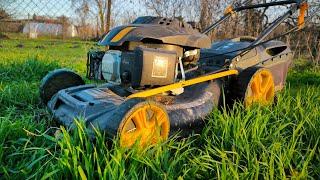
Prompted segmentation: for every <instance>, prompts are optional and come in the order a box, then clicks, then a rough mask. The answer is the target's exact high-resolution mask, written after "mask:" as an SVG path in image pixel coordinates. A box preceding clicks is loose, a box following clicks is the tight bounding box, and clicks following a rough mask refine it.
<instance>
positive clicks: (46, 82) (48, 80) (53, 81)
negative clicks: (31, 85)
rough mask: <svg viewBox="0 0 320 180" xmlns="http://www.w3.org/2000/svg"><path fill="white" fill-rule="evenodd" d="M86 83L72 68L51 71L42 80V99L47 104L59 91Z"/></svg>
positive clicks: (40, 90) (40, 89)
mask: <svg viewBox="0 0 320 180" xmlns="http://www.w3.org/2000/svg"><path fill="white" fill-rule="evenodd" d="M84 84H85V82H84V81H83V79H82V78H81V77H80V76H79V75H78V74H76V73H74V72H73V71H71V70H68V69H57V70H54V71H51V72H49V73H48V74H47V75H46V76H45V77H44V78H43V79H42V81H41V84H40V88H39V92H40V98H41V101H42V103H44V104H45V105H46V104H47V103H48V102H49V101H50V100H51V98H52V97H53V96H54V95H55V94H56V93H57V92H58V91H60V90H62V89H66V88H69V87H73V86H79V85H84Z"/></svg>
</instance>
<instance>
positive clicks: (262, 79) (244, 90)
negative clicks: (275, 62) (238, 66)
mask: <svg viewBox="0 0 320 180" xmlns="http://www.w3.org/2000/svg"><path fill="white" fill-rule="evenodd" d="M231 92H232V94H233V96H234V98H235V99H236V100H240V101H242V102H243V103H244V105H245V107H249V106H251V105H252V104H256V103H257V104H261V105H268V104H272V103H273V102H274V98H275V85H274V80H273V76H272V73H271V72H270V70H268V69H266V68H257V67H255V68H249V69H246V70H245V71H243V72H241V73H240V74H239V76H238V78H237V80H236V83H235V84H234V86H231Z"/></svg>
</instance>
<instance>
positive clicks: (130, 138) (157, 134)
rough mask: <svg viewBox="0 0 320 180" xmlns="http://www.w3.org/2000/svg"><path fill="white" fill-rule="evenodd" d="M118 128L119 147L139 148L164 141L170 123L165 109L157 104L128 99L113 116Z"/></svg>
mask: <svg viewBox="0 0 320 180" xmlns="http://www.w3.org/2000/svg"><path fill="white" fill-rule="evenodd" d="M115 116H116V117H118V118H116V119H117V120H118V123H119V126H118V130H117V132H118V136H119V137H120V146H122V147H131V146H132V145H134V144H135V143H136V142H138V145H139V146H141V147H144V146H146V145H150V144H155V143H158V142H160V141H162V140H166V139H167V138H168V136H169V132H170V121H169V116H168V113H167V111H166V109H165V108H164V107H163V106H162V105H161V104H159V103H156V102H154V101H150V100H144V99H130V100H128V101H127V102H124V104H122V105H121V106H120V107H119V111H117V114H115Z"/></svg>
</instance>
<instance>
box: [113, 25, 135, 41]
mask: <svg viewBox="0 0 320 180" xmlns="http://www.w3.org/2000/svg"><path fill="white" fill-rule="evenodd" d="M133 29H135V27H126V28H124V29H122V30H121V31H120V32H119V33H118V34H117V35H115V36H114V37H113V38H112V40H111V42H113V43H114V42H118V41H120V40H121V39H122V38H123V37H124V36H125V35H127V34H128V33H129V32H130V31H132V30H133Z"/></svg>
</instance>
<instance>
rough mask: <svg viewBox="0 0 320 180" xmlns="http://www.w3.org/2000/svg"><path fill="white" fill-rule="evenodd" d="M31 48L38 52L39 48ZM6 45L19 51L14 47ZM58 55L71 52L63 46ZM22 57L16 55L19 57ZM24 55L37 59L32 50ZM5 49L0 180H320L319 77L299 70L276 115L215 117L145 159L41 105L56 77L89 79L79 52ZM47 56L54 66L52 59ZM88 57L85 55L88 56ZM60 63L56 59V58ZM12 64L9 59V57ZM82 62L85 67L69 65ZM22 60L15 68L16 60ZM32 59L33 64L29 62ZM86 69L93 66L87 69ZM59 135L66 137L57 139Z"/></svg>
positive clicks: (259, 111)
mask: <svg viewBox="0 0 320 180" xmlns="http://www.w3.org/2000/svg"><path fill="white" fill-rule="evenodd" d="M26 43H29V45H28V46H33V45H35V44H32V43H31V42H28V41H27V42H26ZM4 44H5V45H8V46H14V45H12V44H10V42H5V43H4ZM57 48H58V49H55V50H54V51H55V52H56V53H57V52H59V51H61V52H62V54H64V53H66V54H67V53H69V52H71V51H69V50H65V49H63V48H67V47H65V45H64V46H63V45H59V46H58V47H57ZM14 51H16V49H15V50H14ZM23 51H24V52H23V53H22V54H28V53H29V52H31V51H33V50H32V49H31V50H28V49H27V48H26V49H24V50H23ZM41 51H45V52H39V53H40V54H42V55H41V56H38V57H36V56H34V57H25V56H24V55H18V54H17V55H13V54H12V53H11V52H8V53H7V52H6V51H5V50H1V49H0V58H2V59H7V61H6V62H5V63H2V64H1V63H0V74H1V79H0V178H7V179H9V178H11V179H71V178H74V179H86V178H87V179H98V178H99V179H195V178H197V179H285V178H293V179H318V178H319V177H320V156H319V153H320V148H319V137H320V128H319V127H320V107H319V106H320V85H319V81H318V77H319V74H320V72H319V70H318V69H315V68H311V67H303V68H302V67H301V66H298V67H296V68H295V69H293V70H292V71H291V72H290V75H289V78H288V80H289V84H288V85H287V88H286V89H285V90H284V91H283V92H282V93H281V94H279V98H278V103H277V104H276V105H274V106H270V107H259V106H254V107H252V108H250V109H245V108H243V107H242V105H240V104H237V105H235V106H234V107H233V109H231V110H230V111H225V110H222V111H219V110H214V111H213V112H212V113H211V115H210V116H209V117H208V118H207V119H206V121H207V125H206V127H205V128H204V129H203V131H202V132H201V134H195V135H191V136H190V137H188V138H180V137H179V135H178V134H177V135H176V136H174V137H171V138H170V139H169V140H168V141H166V142H163V143H161V144H156V145H154V146H152V147H149V148H148V149H144V150H143V151H141V150H139V149H138V148H137V147H135V148H133V149H123V148H120V147H119V143H118V141H117V140H116V139H114V140H110V139H107V138H106V136H104V134H103V133H101V132H99V131H95V137H96V138H95V139H94V140H92V139H91V134H90V133H89V132H88V131H87V130H86V129H85V128H84V126H83V124H82V121H81V119H80V120H79V121H76V122H77V123H76V129H75V130H74V131H72V132H70V131H69V130H67V129H65V128H64V127H59V125H57V124H56V123H55V122H54V121H53V120H52V117H51V115H50V114H49V113H48V112H47V111H46V109H45V108H44V107H43V106H41V105H40V104H39V99H38V90H37V89H38V85H39V82H40V79H41V78H42V76H43V75H44V74H46V73H47V72H48V71H50V70H53V69H55V68H58V67H64V66H67V67H70V68H73V69H75V70H77V71H78V72H80V73H82V74H83V73H84V71H83V67H81V68H78V66H80V64H82V63H84V62H85V59H84V58H85V56H79V55H78V53H79V50H78V51H76V52H73V54H68V55H66V56H58V57H57V59H52V58H50V53H52V52H47V51H48V50H45V49H44V50H41ZM46 53H49V54H48V58H46V56H45V55H46ZM81 53H84V52H81ZM51 55H53V54H51ZM4 56H6V57H4ZM72 56H74V57H79V58H80V60H79V62H77V63H79V65H75V64H74V62H75V61H69V59H70V58H71V57H72ZM15 58H16V59H17V60H14V59H15ZM26 59H27V60H26ZM82 66H85V64H82ZM57 130H58V132H60V133H55V132H56V131H57Z"/></svg>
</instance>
